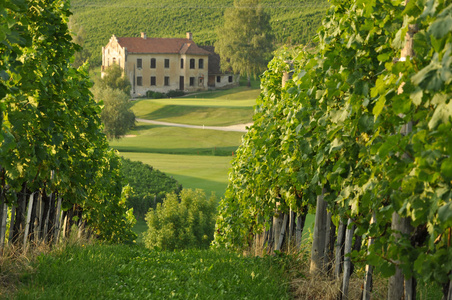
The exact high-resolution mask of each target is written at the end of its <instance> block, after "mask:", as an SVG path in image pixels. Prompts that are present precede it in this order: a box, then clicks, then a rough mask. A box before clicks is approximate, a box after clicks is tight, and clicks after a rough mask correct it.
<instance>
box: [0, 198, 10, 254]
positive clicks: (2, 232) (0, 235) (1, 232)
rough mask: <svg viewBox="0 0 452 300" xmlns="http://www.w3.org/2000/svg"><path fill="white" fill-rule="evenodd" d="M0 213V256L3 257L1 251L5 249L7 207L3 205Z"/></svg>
mask: <svg viewBox="0 0 452 300" xmlns="http://www.w3.org/2000/svg"><path fill="white" fill-rule="evenodd" d="M0 211H1V213H2V218H1V220H2V222H1V227H0V256H2V255H3V249H4V247H5V237H6V222H7V221H8V220H7V219H8V205H7V204H6V203H3V205H2V206H1V207H0Z"/></svg>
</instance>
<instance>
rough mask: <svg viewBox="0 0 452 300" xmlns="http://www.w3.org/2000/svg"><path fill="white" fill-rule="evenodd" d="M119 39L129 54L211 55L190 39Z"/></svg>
mask: <svg viewBox="0 0 452 300" xmlns="http://www.w3.org/2000/svg"><path fill="white" fill-rule="evenodd" d="M117 39H118V42H119V45H121V47H125V48H127V52H129V53H164V54H173V53H174V54H177V53H179V54H192V55H209V52H208V51H206V50H204V49H201V48H200V47H198V46H197V45H196V44H195V42H193V41H192V40H190V39H182V38H141V37H118V38H117Z"/></svg>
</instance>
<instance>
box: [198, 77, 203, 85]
mask: <svg viewBox="0 0 452 300" xmlns="http://www.w3.org/2000/svg"><path fill="white" fill-rule="evenodd" d="M198 80H199V81H198V86H204V77H199V78H198Z"/></svg>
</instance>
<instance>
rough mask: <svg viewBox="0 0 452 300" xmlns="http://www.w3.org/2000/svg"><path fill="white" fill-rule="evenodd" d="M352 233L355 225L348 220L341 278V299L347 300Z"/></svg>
mask: <svg viewBox="0 0 452 300" xmlns="http://www.w3.org/2000/svg"><path fill="white" fill-rule="evenodd" d="M354 232H355V225H353V224H352V219H348V222H347V230H346V233H345V246H344V276H343V278H342V299H348V286H349V283H350V275H351V268H352V261H351V259H350V256H349V254H350V253H351V252H352V244H353V233H354Z"/></svg>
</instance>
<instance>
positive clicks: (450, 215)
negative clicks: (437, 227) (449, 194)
mask: <svg viewBox="0 0 452 300" xmlns="http://www.w3.org/2000/svg"><path fill="white" fill-rule="evenodd" d="M438 218H439V221H440V222H441V223H443V226H444V227H448V226H450V225H449V224H451V223H452V202H449V203H447V204H446V205H443V206H441V207H440V208H439V209H438Z"/></svg>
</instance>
